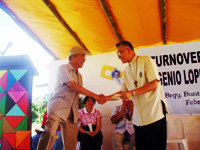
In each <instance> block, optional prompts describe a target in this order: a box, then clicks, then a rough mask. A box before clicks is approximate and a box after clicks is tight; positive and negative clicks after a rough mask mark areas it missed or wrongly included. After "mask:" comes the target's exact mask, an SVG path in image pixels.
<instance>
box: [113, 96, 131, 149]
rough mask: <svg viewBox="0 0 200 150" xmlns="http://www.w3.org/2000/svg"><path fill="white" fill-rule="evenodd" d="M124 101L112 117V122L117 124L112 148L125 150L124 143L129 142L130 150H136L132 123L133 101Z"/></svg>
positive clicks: (116, 108)
mask: <svg viewBox="0 0 200 150" xmlns="http://www.w3.org/2000/svg"><path fill="white" fill-rule="evenodd" d="M122 101H123V103H122V105H119V106H116V107H115V108H114V109H113V111H112V115H111V122H112V123H113V124H116V127H115V130H114V132H113V135H112V147H113V150H123V149H124V148H123V147H124V143H125V142H129V148H128V150H134V149H135V130H134V127H133V123H132V115H133V101H132V100H122Z"/></svg>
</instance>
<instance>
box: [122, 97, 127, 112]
mask: <svg viewBox="0 0 200 150" xmlns="http://www.w3.org/2000/svg"><path fill="white" fill-rule="evenodd" d="M122 102H123V103H122V110H123V111H125V110H126V108H127V100H124V99H123V100H122Z"/></svg>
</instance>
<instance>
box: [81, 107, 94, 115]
mask: <svg viewBox="0 0 200 150" xmlns="http://www.w3.org/2000/svg"><path fill="white" fill-rule="evenodd" d="M83 111H84V113H86V114H87V113H88V112H87V110H86V107H84V108H83ZM91 113H94V108H93V109H92V112H91Z"/></svg>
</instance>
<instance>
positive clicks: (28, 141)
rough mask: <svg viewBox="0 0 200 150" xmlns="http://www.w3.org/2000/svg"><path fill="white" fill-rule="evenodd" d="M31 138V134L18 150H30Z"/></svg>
mask: <svg viewBox="0 0 200 150" xmlns="http://www.w3.org/2000/svg"><path fill="white" fill-rule="evenodd" d="M30 138H31V134H29V135H28V136H27V137H26V138H24V140H23V141H22V142H21V143H20V144H19V145H18V146H17V147H16V148H17V149H29V148H30Z"/></svg>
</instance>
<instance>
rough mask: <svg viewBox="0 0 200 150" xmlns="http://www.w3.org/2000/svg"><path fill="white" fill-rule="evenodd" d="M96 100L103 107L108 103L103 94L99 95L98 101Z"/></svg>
mask: <svg viewBox="0 0 200 150" xmlns="http://www.w3.org/2000/svg"><path fill="white" fill-rule="evenodd" d="M96 100H97V102H98V103H99V104H101V105H103V104H104V103H106V99H105V96H104V95H103V94H100V95H98V99H96Z"/></svg>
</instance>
